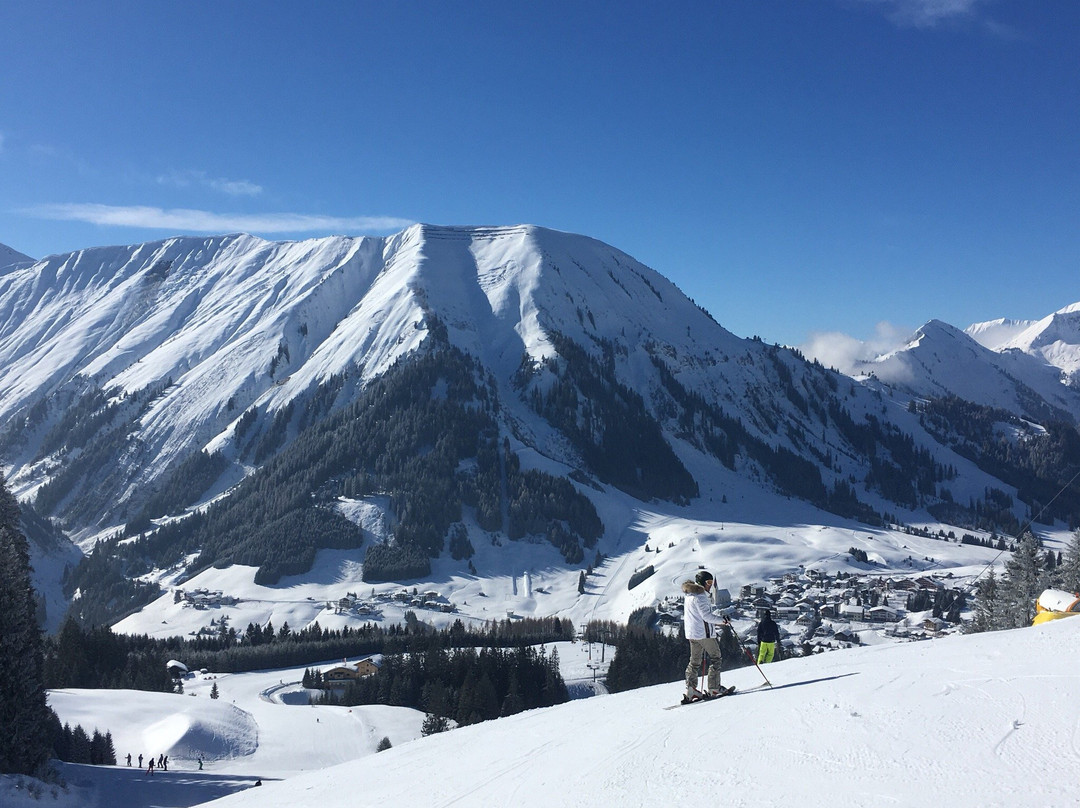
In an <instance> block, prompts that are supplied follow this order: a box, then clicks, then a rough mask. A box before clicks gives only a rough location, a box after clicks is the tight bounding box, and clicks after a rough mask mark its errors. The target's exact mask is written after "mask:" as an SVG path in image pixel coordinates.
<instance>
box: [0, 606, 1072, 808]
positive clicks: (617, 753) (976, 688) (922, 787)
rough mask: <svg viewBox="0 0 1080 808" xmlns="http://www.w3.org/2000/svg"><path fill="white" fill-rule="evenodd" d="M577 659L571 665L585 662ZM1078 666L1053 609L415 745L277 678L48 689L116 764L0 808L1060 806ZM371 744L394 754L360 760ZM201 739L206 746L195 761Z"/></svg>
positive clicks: (399, 715)
mask: <svg viewBox="0 0 1080 808" xmlns="http://www.w3.org/2000/svg"><path fill="white" fill-rule="evenodd" d="M594 650H595V649H594ZM577 653H578V654H579V656H578V657H576V658H575V657H573V651H572V647H571V649H569V650H568V652H567V656H568V657H570V658H572V659H577V660H579V662H578V663H577V664H580V659H581V658H582V657H583V656H584V651H583V650H582V648H579V649H578V651H577ZM562 655H563V652H562V651H560V656H562ZM1077 660H1080V620H1057V621H1053V622H1051V623H1047V624H1045V625H1041V626H1036V627H1032V628H1024V629H1017V630H1013V631H1006V632H994V633H988V634H978V635H967V636H950V637H945V638H942V639H938V640H932V641H928V642H918V643H901V644H890V645H879V646H872V647H863V648H856V649H852V650H848V651H837V652H832V653H825V654H818V655H815V656H811V657H805V658H795V659H789V660H785V661H782V662H778V663H773V664H771V665H767V666H764V668H763V671H764V672H765V673H767V675H768V677H769V679H770V680H771V681H772V684H773V687H772V688H771V689H770V688H763V689H757V690H750V688H754V687H756V686H757V685H760V684H761V682H762V676H761V673H759V672H758V670H757V669H756V668H754V667H753V666H747V667H742V668H738V669H736V670H733V671H730V672H726V673H725V674H724V684H725V685H735V686H736V687H738V688H739V690H740V691H743V690H744V689H745V690H746V691H748V692H740V693H739V694H738V695H737V696H736V697H733V698H724V699H717V700H715V701H711V702H706V703H703V704H698V705H694V706H692V707H689V708H687V709H677V710H670V711H669V710H665V709H664V708H665V707H667V706H669V705H671V704H673V703H675V702H676V701H677V700H678V699H679V697H680V695H681V693H682V683H681V682H673V683H671V684H666V685H659V686H655V687H648V688H642V689H639V690H634V691H630V692H627V693H620V694H614V695H603V696H596V697H593V698H585V699H580V700H574V701H571V702H570V703H568V704H564V705H560V706H557V707H553V708H548V709H541V710H532V711H529V712H526V713H521V714H519V715H516V716H511V717H509V718H503V719H499V720H497V721H490V722H487V723H483V724H478V725H474V726H469V727H462V728H459V729H455V730H452V731H450V732H447V733H444V734H440V735H434V736H431V737H427V738H420V737H418V736H419V727H420V723H421V721H422V719H423V715H422V714H421V713H419V712H415V711H411V710H406V709H404V708H390V707H362V708H354V711H353V713H351V714H350V713H348V712H347V708H317V707H310V706H303V705H298V704H290V703H289V701H292V700H294V698H293V697H288V698H286V697H284V696H287V694H288V693H290V692H291V693H295V692H296V691H295V690H293V689H292V688H289V687H285V686H283V684H282V683H283V682H284V681H287V678H286V677H284V676H278V674H276V673H274V672H264V673H260V674H239V675H235V676H225V675H222V676H219V677H218V678H217V679H212V678H203V679H200V680H199V681H198V682H197V683H196V684H194V685H193V686H191V687H190V688H189V689H188V691H189V693H190V692H197V695H195V696H192V695H167V694H132V693H130V692H124V693H117V692H115V691H112V692H110V691H97V692H90V691H62V692H57V693H53V694H52V695H51V701H52V703H53V705H54V706H55V707H56V708H57V710H58V712H59V714H60V717H61V720H63V721H68V722H72V723H73V724H74V723H76V722H78V723H82V724H83V726H84V727H87V726H88V725H97V726H102V725H107V726H108V728H109V729H110V730H111V731H112V733H113V737H114V740H115V742H116V747H117V753H118V758H119V759H120V764H121V765H120V766H117V767H91V766H70V765H67V766H64V767H63V774H64V777H65V778H67V781H68V783H69V787H68V789H67V791H60V792H58V795H57V796H56V797H55V798H54V797H53V796H52V795H51V793H50V792H49V790H48V789H46V790H45V794H44V795H42V796H41V798H40V799H35V798H34V797H32V796H30V795H29V794H27V792H26V791H25V790H19V789H16V788H15V783H16V780H15V779H14V778H10V777H8V778H4V779H3V780H0V783H2V785H0V804H3V805H4V806H5V808H8V806H11V808H27V806H42V805H57V806H64V808H97V806H108V805H124V806H131V808H150V806H189V805H196V804H204V801H205V800H206V799H208V798H212V797H215V796H218V795H219V794H222V793H229V792H235V793H230V794H229V796H224V797H222V798H221V799H218V800H214V801H212V802H210V803H207V804H209V805H214V806H216V807H219V808H301V807H302V806H318V808H355V806H356V805H359V804H362V805H372V806H376V805H406V804H410V805H425V806H434V807H436V808H440V807H443V806H446V807H447V808H448V807H449V806H485V808H494V807H495V806H517V807H520V808H532V807H533V806H535V807H536V808H541V806H542V807H543V808H550V807H551V806H568V807H569V806H575V808H577V807H579V806H597V808H599V807H600V806H603V807H604V808H609V806H612V805H619V806H642V807H644V806H660V805H678V804H709V805H712V804H722V805H725V806H746V808H751V806H754V807H758V806H774V805H775V806H780V805H783V806H789V805H795V804H797V805H799V806H801V807H804V808H814V807H815V806H820V807H821V808H825V807H826V806H828V808H843V806H882V805H900V806H922V805H931V804H934V805H949V806H951V808H962V807H963V806H971V807H972V808H976V806H977V807H978V808H990V807H991V806H1002V808H1005V806H1008V808H1018V807H1019V806H1031V807H1032V808H1035V807H1036V806H1038V808H1045V806H1066V805H1075V804H1076V803H1077V799H1078V795H1080V791H1078V786H1077V781H1076V773H1077V772H1078V771H1080V698H1078V697H1077V691H1078V687H1080V669H1078V663H1077ZM564 664H565V663H564ZM583 667H584V665H583ZM586 672H588V670H586ZM214 681H216V682H217V683H218V685H219V690H220V693H221V698H219V699H218V700H217V701H211V700H210V699H209V698H208V697H207V693H208V691H209V688H210V687H211V686H212V683H213V682H214ZM276 683H277V684H278V687H279V689H280V690H281V691H282V692H278V693H276V694H275V693H274V692H273V691H274V685H275V684H276ZM268 691H270V692H268ZM233 699H235V700H236V701H235V705H234V703H233ZM240 712H243V713H246V714H247V717H242V716H238V713H240ZM184 726H186V727H187V729H186V730H185V731H184V732H178V731H177V730H178V729H179V728H181V727H184ZM196 727H198V728H200V729H199V731H198V732H196V729H195V728H196ZM384 735H385V736H387V737H389V738H390V740H391V742H392V744H393V746H392V748H390V749H388V750H386V751H383V752H378V753H376V751H375V746H376V744H377V741H378V740H379V739H380V738H381V737H382V736H384ZM132 739H136V740H138V741H140V742H141V743H142V744H143V746H144V747H145V751H146V754H150V753H152V752H161V751H165V752H166V753H169V754H170V767H169V771H168V772H161V773H157V774H155V775H154V777H153V778H152V780H151V778H149V777H147V776H146V775H144V774H142V773H140V772H137V771H135V770H134V768H132V769H128V768H127V767H126V766H124V765H123V763H124V761H123V757H124V755H126V752H127V751H128V748H129V747H130V746H131V744H132V742H133V741H132ZM152 741H154V742H158V743H160V744H166V743H171V744H172V745H171V746H166V747H164V748H162V747H159V746H152V743H151V742H152ZM196 741H198V742H199V743H207V744H210V743H213V744H216V746H215V747H214V748H215V749H217V750H218V752H219V756H218V758H217V759H215V760H213V761H211V762H209V763H207V765H206V768H205V769H204V770H203V771H202V772H198V771H197V764H196V762H195V760H194V758H193V757H192V755H193V753H195V752H196V751H197V750H196V744H195V742H196ZM184 744H187V745H186V746H184ZM248 749H251V750H252V751H250V753H245V750H248ZM221 750H229V751H230V753H231V755H232V756H231V757H229V756H227V755H226V756H221V755H220V752H221ZM350 757H352V758H355V759H352V760H347V761H346V760H345V759H346V758H350ZM260 778H261V780H262V785H261V786H259V787H255V786H254V781H255V780H256V779H260ZM277 778H281V779H277ZM215 789H216V793H214V792H215Z"/></svg>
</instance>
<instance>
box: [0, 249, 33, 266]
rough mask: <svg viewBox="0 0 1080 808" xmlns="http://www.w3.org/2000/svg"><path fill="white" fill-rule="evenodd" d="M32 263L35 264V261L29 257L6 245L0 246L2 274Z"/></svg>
mask: <svg viewBox="0 0 1080 808" xmlns="http://www.w3.org/2000/svg"><path fill="white" fill-rule="evenodd" d="M32 263H34V259H33V258H31V257H30V256H29V255H23V254H22V253H21V252H19V251H18V250H14V249H12V248H11V247H9V246H7V245H6V244H0V273H3V272H6V271H7V270H8V269H10V268H13V267H18V266H24V265H26V264H32Z"/></svg>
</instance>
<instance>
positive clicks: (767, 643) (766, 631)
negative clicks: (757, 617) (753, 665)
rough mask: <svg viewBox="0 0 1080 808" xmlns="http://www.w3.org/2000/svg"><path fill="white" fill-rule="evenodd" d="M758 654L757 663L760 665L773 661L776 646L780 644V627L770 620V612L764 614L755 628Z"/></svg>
mask: <svg viewBox="0 0 1080 808" xmlns="http://www.w3.org/2000/svg"><path fill="white" fill-rule="evenodd" d="M757 641H758V652H757V661H758V664H759V665H761V664H763V663H765V662H772V661H773V654H775V653H776V644H777V643H778V642H780V627H779V626H778V625H776V623H775V622H774V621H773V619H772V612H765V616H764V617H762V618H761V622H760V623H758V627H757Z"/></svg>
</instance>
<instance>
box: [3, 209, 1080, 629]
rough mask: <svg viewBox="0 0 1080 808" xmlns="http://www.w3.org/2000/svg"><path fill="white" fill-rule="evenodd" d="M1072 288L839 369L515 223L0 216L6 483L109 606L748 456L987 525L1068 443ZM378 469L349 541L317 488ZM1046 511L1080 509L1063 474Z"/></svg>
mask: <svg viewBox="0 0 1080 808" xmlns="http://www.w3.org/2000/svg"><path fill="white" fill-rule="evenodd" d="M5 264H6V266H4V265H5ZM1078 318H1080V304H1076V305H1074V306H1070V307H1068V308H1065V309H1062V310H1061V311H1059V312H1057V313H1055V314H1053V315H1051V316H1049V317H1047V318H1045V319H1044V320H1040V321H1038V322H1012V321H992V322H988V323H982V324H978V325H974V326H971V327H969V328H968V329H967V330H966V331H961V330H958V329H956V328H953V327H951V326H949V325H947V324H945V323H941V322H938V321H931V322H930V323H927V324H926V325H925V326H923V327H922V328H921V329H919V331H918V332H917V333H916V334H915V335H914V336H913V337H912V338H911V340H910V341H909V342H908V344H907V345H906V346H904V347H903V348H902V349H900V350H898V351H894V352H892V353H890V354H888V355H885V356H881V357H878V358H877V359H875V360H874V361H872V362H868V363H866V364H865V365H864V366H862V367H860V371H862V372H860V373H859V374H858V375H856V376H854V377H848V376H844V375H842V374H840V373H838V372H836V371H833V370H830V369H827V368H825V367H822V366H821V365H820V364H818V363H817V362H810V361H807V360H805V359H804V358H803V357H802V355H801V354H800V353H799V352H798V351H797V350H793V349H788V348H784V347H780V346H774V345H767V344H765V343H763V342H761V341H760V340H758V339H742V338H739V337H736V336H735V335H733V334H731V333H730V332H728V331H727V330H725V329H724V328H723V327H722V326H721V325H720V324H718V323H717V322H715V320H714V319H713V318H712V317H711V316H710V315H709V313H708V312H706V311H704V310H703V309H701V308H700V307H698V306H697V305H696V304H694V303H693V302H692V301H691V300H689V299H688V298H687V297H686V296H685V295H684V294H683V293H682V292H681V291H680V290H679V289H678V288H676V287H675V286H674V285H673V284H672V283H671V282H670V281H668V280H667V279H666V278H664V277H663V276H662V275H660V274H659V273H657V272H655V271H654V270H652V269H650V268H648V267H646V266H644V265H642V264H641V263H639V262H638V261H636V260H634V259H633V258H631V257H630V256H628V255H626V254H625V253H623V252H620V251H619V250H617V249H615V248H613V247H610V246H608V245H605V244H603V243H601V242H598V241H596V240H594V239H590V238H587V237H584V236H578V235H572V234H568V233H562V232H556V231H552V230H547V229H544V228H539V227H532V226H516V227H488V228H455V227H434V226H430V225H415V226H413V227H410V228H409V229H407V230H404V231H402V232H401V233H398V234H395V235H393V236H390V237H386V238H367V237H365V238H345V237H333V238H323V239H312V240H309V241H302V242H268V241H264V240H261V239H258V238H254V237H252V236H247V235H240V234H237V235H228V236H219V237H213V238H174V239H168V240H165V241H159V242H153V243H147V244H138V245H131V246H125V247H109V248H94V249H87V250H82V251H79V252H74V253H69V254H65V255H54V256H49V257H47V258H45V259H43V260H41V261H38V262H34V261H32V260H31V259H27V258H26V256H21V255H20V254H18V253H15V252H14V251H10V250H7V249H6V248H2V247H0V456H2V457H3V461H4V463H5V467H6V469H7V477H8V480H9V485H10V486H11V487H12V490H13V491H14V492H15V493H16V494H17V496H19V498H20V500H21V501H22V502H23V503H24V504H26V505H27V507H32V508H33V510H34V511H35V512H36V513H37V514H39V515H40V516H43V517H50V518H51V519H52V520H53V521H54V522H55V523H57V524H59V525H61V526H62V527H63V529H64V531H65V532H66V533H67V535H68V536H69V537H70V538H71V539H73V540H74V541H76V542H77V543H78V544H80V546H82V547H83V548H84V549H89V548H90V547H92V546H94V545H95V544H96V543H98V542H99V541H101V540H102V539H108V540H109V543H108V544H107V545H102V546H103V547H106V549H107V552H104V553H102V554H99V555H101V556H102V558H101V559H99V561H98V562H96V563H97V564H98V566H100V567H101V569H97V568H95V570H96V571H95V572H94V573H93V575H92V576H91V578H90V579H86V578H84V579H83V580H82V582H81V583H80V584H78V586H79V588H80V590H81V592H82V598H81V600H82V601H84V602H86V603H91V602H94V601H95V598H97V600H98V604H99V606H101V608H102V609H105V602H106V601H108V602H109V603H111V605H110V606H109V607H108V609H107V611H108V613H109V614H113V615H115V614H118V613H123V612H124V611H125V610H128V611H130V609H132V608H137V607H138V605H140V603H141V602H142V601H140V600H139V598H140V597H141V598H143V599H144V600H145V597H149V596H150V595H151V594H152V592H150V591H148V592H143V593H141V594H140V593H139V592H137V591H136V590H138V589H139V584H138V582H137V581H136V579H137V578H139V576H140V575H142V576H145V573H146V572H148V571H149V570H152V569H155V568H159V569H160V568H164V567H169V566H172V567H176V565H179V566H180V567H182V568H183V569H184V570H185V571H186V572H185V573H184V574H192V573H194V572H196V571H198V570H199V569H205V568H206V567H207V566H209V565H211V564H213V565H215V566H228V565H229V564H234V563H251V564H254V565H256V566H260V575H262V576H263V579H264V580H266V581H274V580H277V578H278V577H280V576H281V575H283V574H296V573H300V572H302V571H303V569H304V568H305V565H307V566H310V561H311V558H312V554H313V553H314V552H315V551H316V550H317V549H318V548H320V547H340V548H356V550H357V551H358V552H360V553H361V555H363V557H364V558H366V560H367V562H368V563H367V565H366V567H367V568H368V569H367V570H366V572H365V575H367V574H368V573H369V572H371V573H372V574H371V575H370V576H369V578H370V579H371V580H379V579H380V578H379V576H378V575H377V574H375V572H374V571H377V570H381V571H382V573H383V574H384V575H383V578H381V579H383V580H385V579H386V577H385V576H386V575H391V574H392V573H393V571H395V570H396V571H398V572H399V573H401V575H399V576H398V577H399V578H400V577H402V576H404V577H406V578H410V579H414V578H422V577H423V575H424V574H425V573H424V570H428V571H430V563H431V561H432V560H433V559H439V558H449V557H453V558H454V559H457V560H458V561H460V563H461V564H462V565H463V566H464V565H466V564H469V563H471V562H470V559H471V558H472V554H471V552H470V549H472V548H475V547H476V546H477V545H479V544H482V543H491V542H498V543H500V544H502V543H504V540H506V539H509V540H510V542H509V543H508V544H507V545H506V546H507V548H512V547H513V546H514V542H515V541H518V540H520V539H522V538H525V539H528V540H530V541H539V542H548V543H550V545H551V547H552V553H553V554H554V559H557V560H558V563H562V564H566V565H568V566H570V567H574V566H585V565H586V564H587V563H588V562H589V561H590V560H591V559H592V555H593V553H594V552H600V549H598V548H604V547H609V546H611V544H612V542H611V541H609V540H608V539H610V537H611V536H613V535H615V534H617V533H618V532H619V531H620V530H621V529H622V527H621V526H622V524H623V523H624V522H623V521H620V520H625V518H626V517H624V516H619V517H617V518H616V522H618V524H616V522H613V517H612V514H613V513H619V514H623V513H625V509H626V504H625V503H627V502H630V503H631V505H632V503H638V506H639V507H640V508H641V509H648V510H651V511H660V512H664V513H670V514H672V515H678V514H680V513H684V512H685V509H687V508H693V507H695V504H696V507H697V508H698V510H700V509H701V508H702V507H703V506H704V505H707V504H708V503H710V502H716V503H719V502H722V501H724V499H725V498H726V497H727V495H728V494H729V493H733V492H734V491H736V490H740V491H741V490H744V488H745V486H747V485H750V486H752V487H755V488H757V489H761V490H764V491H768V492H772V493H774V494H780V495H783V496H787V497H791V498H794V499H796V500H801V501H805V502H806V503H807V507H808V509H809V510H808V514H811V513H814V512H819V513H831V514H834V515H836V516H837V517H839V518H846V519H858V520H861V521H862V522H864V523H867V524H871V525H874V524H877V525H886V524H908V523H916V522H926V521H928V520H929V521H933V520H938V521H940V522H943V523H947V524H950V525H956V526H958V527H961V528H964V529H971V530H992V529H997V530H1002V531H1005V532H1008V531H1010V530H1011V529H1014V528H1017V527H1019V525H1020V523H1021V522H1022V521H1023V520H1024V519H1025V518H1026V516H1027V515H1036V514H1038V513H1039V512H1040V511H1042V509H1043V506H1045V505H1046V504H1047V503H1048V501H1049V500H1050V499H1051V496H1050V494H1049V493H1048V492H1051V491H1055V492H1056V491H1057V490H1058V489H1059V488H1060V487H1061V485H1062V484H1063V483H1064V482H1065V481H1067V480H1068V479H1069V477H1070V476H1071V472H1073V471H1075V470H1076V469H1077V468H1080V452H1077V451H1076V449H1075V445H1076V443H1077V441H1076V440H1075V432H1076V430H1075V425H1076V423H1077V421H1078V419H1080V390H1078V388H1077V386H1076V385H1075V382H1076V371H1077V368H1078V367H1080V329H1078V327H1077V319H1078ZM375 496H378V497H382V498H383V499H381V500H380V501H387V502H389V503H390V506H389V509H388V512H387V514H386V519H387V524H389V525H391V526H392V527H391V528H390V532H389V535H387V536H383V537H381V539H380V540H378V541H374V542H373V540H372V538H371V536H370V534H367V533H365V532H364V530H363V529H362V528H361V527H360V526H359V525H358V524H356V522H355V520H350V518H349V516H348V514H347V513H346V514H344V515H343V512H342V509H341V508H340V507H339V506H338V505H335V503H339V502H340V501H342V500H343V499H344V500H349V501H353V502H357V501H364V500H365V498H370V497H375ZM387 498H388V499H387ZM632 507H633V506H632ZM1049 513H1052V514H1053V516H1056V517H1057V518H1058V519H1060V520H1065V521H1068V520H1070V519H1072V518H1074V517H1075V518H1076V519H1077V520H1078V521H1080V490H1077V491H1076V492H1068V493H1067V494H1066V495H1065V496H1061V497H1057V498H1055V499H1054V503H1053V508H1052V509H1051V511H1050V512H1047V513H1044V514H1043V516H1042V518H1043V519H1046V518H1049V517H1048V514H1049ZM808 518H810V517H809V516H808ZM810 521H813V519H812V518H810ZM605 537H607V538H605ZM134 538H139V539H141V540H140V541H136V542H132V541H130V539H134ZM507 551H508V552H510V551H511V550H510V549H508V550H507ZM605 552H606V551H605ZM106 556H107V557H108V558H111V559H112V560H113V562H114V563H113V564H112V566H109V565H107V564H105V557H106ZM559 556H561V559H560V558H559ZM102 565H104V566H102ZM84 566H86V565H84ZM105 567H108V570H105ZM86 574H89V573H86ZM110 576H113V577H110ZM76 577H77V576H76ZM120 579H122V580H123V581H126V582H127V583H126V584H121V583H119V582H118V581H119V580H120ZM73 580H74V579H70V578H69V580H68V587H69V590H70V588H71V587H72V586H73V585H75V584H73ZM106 580H112V581H113V583H112V584H109V585H108V586H106V584H105V583H103V582H104V581H106ZM109 587H112V588H111V589H109ZM106 590H108V591H109V592H110V593H111V594H109V595H108V596H106V595H105V594H104V592H105V591H106ZM95 592H97V593H98V594H97V595H94V593H95ZM102 614H105V612H102Z"/></svg>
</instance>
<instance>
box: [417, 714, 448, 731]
mask: <svg viewBox="0 0 1080 808" xmlns="http://www.w3.org/2000/svg"><path fill="white" fill-rule="evenodd" d="M448 729H450V719H448V718H446V717H445V716H441V715H435V713H428V714H427V715H426V716H425V717H424V724H423V726H421V727H420V734H421V735H423V736H425V737H426V736H428V735H435V734H436V733H438V732H446V731H447V730H448Z"/></svg>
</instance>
